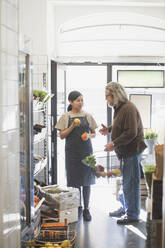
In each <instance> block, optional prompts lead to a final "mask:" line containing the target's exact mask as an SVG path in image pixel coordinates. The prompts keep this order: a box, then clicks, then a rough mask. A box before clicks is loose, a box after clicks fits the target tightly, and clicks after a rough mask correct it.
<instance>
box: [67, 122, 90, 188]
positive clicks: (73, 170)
mask: <svg viewBox="0 0 165 248" xmlns="http://www.w3.org/2000/svg"><path fill="white" fill-rule="evenodd" d="M75 118H79V119H80V122H81V123H80V126H77V127H75V128H74V129H73V130H72V132H71V133H70V134H69V135H68V136H67V138H66V143H65V165H66V175H67V186H68V187H79V186H89V185H91V184H94V183H95V176H94V173H93V171H92V170H91V168H90V167H89V166H86V165H84V164H83V163H82V162H81V160H82V159H84V158H85V157H86V156H88V155H90V154H92V153H93V149H92V143H91V140H90V139H88V140H86V141H83V140H82V139H81V135H82V134H83V133H84V132H87V133H89V131H90V129H89V123H88V121H87V119H86V117H74V118H71V117H70V118H69V122H68V127H69V126H70V125H71V124H72V122H73V121H74V119H75Z"/></svg>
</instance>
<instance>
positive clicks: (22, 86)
mask: <svg viewBox="0 0 165 248" xmlns="http://www.w3.org/2000/svg"><path fill="white" fill-rule="evenodd" d="M25 78H26V57H25V55H23V54H20V55H19V107H20V184H21V189H20V190H21V199H20V201H21V205H20V208H21V209H20V212H21V229H24V228H25V226H26V211H27V209H26V192H27V155H26V147H25V144H26V139H27V135H26V119H27V112H26V108H25V107H26V97H25V96H26V80H25Z"/></svg>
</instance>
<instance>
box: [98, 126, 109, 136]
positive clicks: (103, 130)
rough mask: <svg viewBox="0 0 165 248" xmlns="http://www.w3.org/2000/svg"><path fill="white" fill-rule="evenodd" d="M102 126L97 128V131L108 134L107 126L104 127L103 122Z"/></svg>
mask: <svg viewBox="0 0 165 248" xmlns="http://www.w3.org/2000/svg"><path fill="white" fill-rule="evenodd" d="M101 126H102V128H101V129H100V130H99V132H100V133H101V134H102V135H107V134H108V127H106V126H105V125H104V124H101Z"/></svg>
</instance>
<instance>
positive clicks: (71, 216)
mask: <svg viewBox="0 0 165 248" xmlns="http://www.w3.org/2000/svg"><path fill="white" fill-rule="evenodd" d="M59 219H60V222H64V220H65V219H67V223H68V224H69V223H73V222H77V221H78V208H71V209H66V210H63V211H59Z"/></svg>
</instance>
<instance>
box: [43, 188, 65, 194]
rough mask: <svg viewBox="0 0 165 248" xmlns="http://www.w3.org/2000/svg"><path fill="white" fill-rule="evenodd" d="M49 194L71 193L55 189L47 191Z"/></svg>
mask: <svg viewBox="0 0 165 248" xmlns="http://www.w3.org/2000/svg"><path fill="white" fill-rule="evenodd" d="M47 192H48V193H49V194H60V193H66V192H69V191H68V190H60V189H55V190H51V189H49V190H47Z"/></svg>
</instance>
